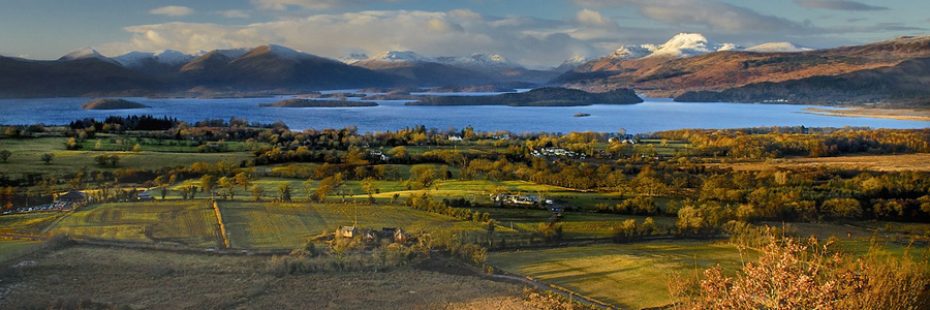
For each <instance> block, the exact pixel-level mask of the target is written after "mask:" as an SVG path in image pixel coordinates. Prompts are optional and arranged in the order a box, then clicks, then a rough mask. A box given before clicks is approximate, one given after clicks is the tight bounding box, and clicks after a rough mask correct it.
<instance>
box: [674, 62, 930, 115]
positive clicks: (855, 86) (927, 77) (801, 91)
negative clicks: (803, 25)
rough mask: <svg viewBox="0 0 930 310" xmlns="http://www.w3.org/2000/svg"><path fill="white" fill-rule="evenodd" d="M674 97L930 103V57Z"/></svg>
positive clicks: (685, 98) (864, 102) (888, 104)
mask: <svg viewBox="0 0 930 310" xmlns="http://www.w3.org/2000/svg"><path fill="white" fill-rule="evenodd" d="M675 101H680V102H715V101H724V102H778V103H805V104H822V105H863V104H870V105H876V106H885V107H888V106H897V107H901V106H907V107H930V58H920V59H913V60H907V61H904V62H902V63H900V64H897V65H895V66H892V67H883V68H876V69H867V70H860V71H855V72H850V73H845V74H839V75H830V76H812V77H807V78H802V79H796V80H788V81H782V82H762V83H754V84H749V85H745V86H740V87H736V88H730V89H726V90H723V91H693V92H688V93H685V94H683V95H681V96H678V97H677V98H675Z"/></svg>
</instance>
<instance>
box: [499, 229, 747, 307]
mask: <svg viewBox="0 0 930 310" xmlns="http://www.w3.org/2000/svg"><path fill="white" fill-rule="evenodd" d="M489 262H490V263H491V264H493V265H495V266H497V267H499V268H501V269H503V270H505V271H508V272H512V273H518V274H522V275H527V276H530V277H533V278H536V279H538V280H542V281H545V282H547V283H553V284H556V285H560V286H564V287H566V288H569V289H571V290H573V291H575V292H578V293H579V294H584V295H585V296H588V297H592V298H595V299H598V300H601V301H605V302H609V303H613V304H616V305H619V306H621V307H622V308H633V309H639V308H644V307H658V306H663V305H668V304H670V303H672V302H673V300H672V297H671V296H670V294H669V292H668V283H669V281H670V280H671V279H673V277H674V275H675V274H676V273H687V272H692V271H696V270H703V269H706V268H709V267H712V266H714V265H716V264H721V265H722V266H723V267H724V268H725V269H728V270H735V269H737V268H739V266H740V253H739V251H738V250H737V249H736V248H735V247H733V246H729V245H718V244H711V243H707V242H701V241H656V242H642V243H634V244H605V245H593V246H585V247H564V248H555V249H545V250H532V251H517V252H498V253H493V254H491V255H490V257H489Z"/></svg>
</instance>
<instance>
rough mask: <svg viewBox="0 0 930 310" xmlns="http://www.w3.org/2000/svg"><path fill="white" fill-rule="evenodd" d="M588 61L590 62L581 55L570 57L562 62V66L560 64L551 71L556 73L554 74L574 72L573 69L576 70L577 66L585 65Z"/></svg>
mask: <svg viewBox="0 0 930 310" xmlns="http://www.w3.org/2000/svg"><path fill="white" fill-rule="evenodd" d="M588 61H591V60H590V59H588V58H587V57H584V56H581V55H575V56H572V57H570V58H568V59H566V60H565V61H563V62H562V64H560V65H559V66H557V67H555V69H553V71H556V72H566V71H570V70H574V69H575V68H577V67H578V66H581V65H583V64H585V63H587V62H588Z"/></svg>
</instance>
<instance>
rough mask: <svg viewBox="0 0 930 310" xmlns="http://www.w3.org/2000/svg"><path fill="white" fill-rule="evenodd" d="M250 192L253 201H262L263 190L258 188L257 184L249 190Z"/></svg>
mask: <svg viewBox="0 0 930 310" xmlns="http://www.w3.org/2000/svg"><path fill="white" fill-rule="evenodd" d="M249 191H250V192H252V198H255V201H262V195H263V194H265V189H264V188H262V187H261V186H259V185H258V184H256V185H252V188H251V189H249Z"/></svg>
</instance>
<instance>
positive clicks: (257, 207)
mask: <svg viewBox="0 0 930 310" xmlns="http://www.w3.org/2000/svg"><path fill="white" fill-rule="evenodd" d="M220 210H221V211H222V213H223V220H224V222H225V223H226V229H227V230H228V232H229V239H230V241H231V242H232V246H233V247H235V248H278V249H292V248H296V247H299V246H302V245H304V244H306V242H307V240H308V239H309V238H310V237H312V236H316V235H319V234H320V233H322V232H324V231H329V232H332V231H334V230H336V229H337V228H338V227H339V226H343V225H353V223H357V225H358V226H359V227H362V228H373V229H379V230H380V229H381V228H382V227H400V228H403V229H405V230H407V231H410V232H423V231H430V232H437V231H449V232H456V233H481V232H484V231H485V227H484V226H483V225H479V224H475V223H471V222H463V221H459V220H456V219H454V218H451V217H448V216H443V215H438V214H433V213H427V212H422V211H417V210H413V209H410V208H406V207H397V206H385V205H374V206H371V205H362V204H349V205H344V204H317V203H314V204H307V203H290V204H273V203H252V202H220ZM505 231H506V229H502V232H505Z"/></svg>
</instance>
